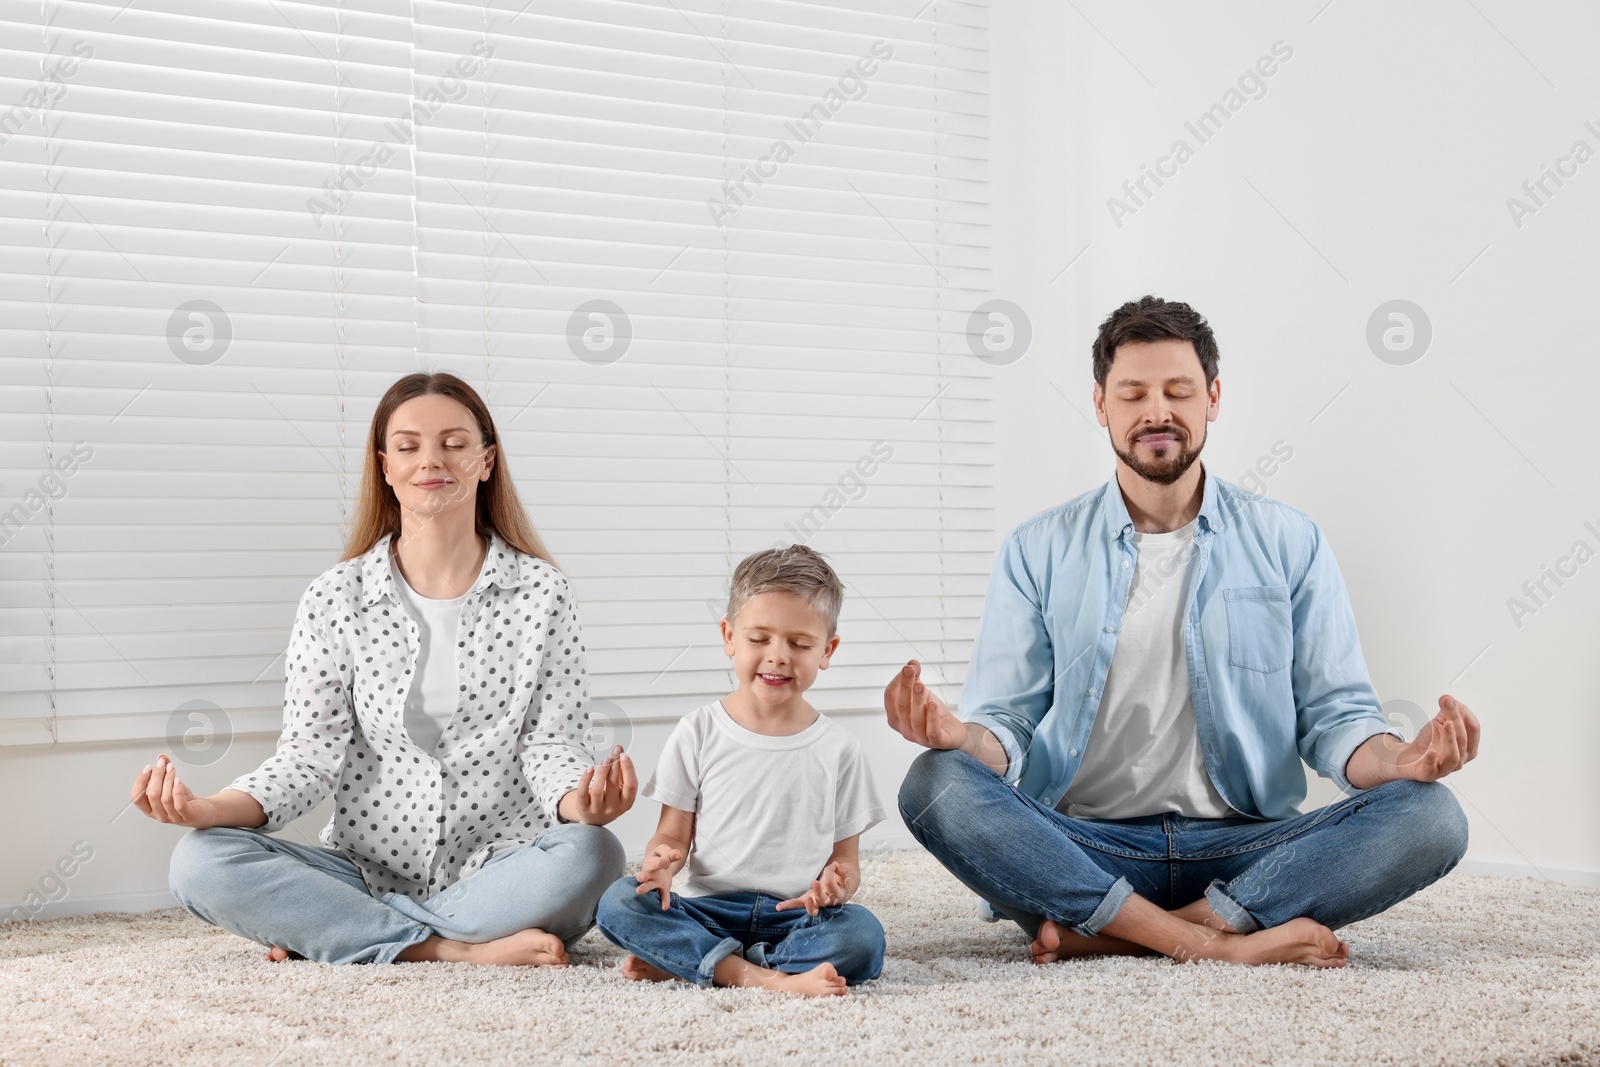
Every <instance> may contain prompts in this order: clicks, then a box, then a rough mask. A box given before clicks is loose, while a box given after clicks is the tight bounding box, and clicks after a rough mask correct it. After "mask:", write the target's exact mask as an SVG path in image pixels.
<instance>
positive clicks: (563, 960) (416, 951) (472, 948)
mask: <svg viewBox="0 0 1600 1067" xmlns="http://www.w3.org/2000/svg"><path fill="white" fill-rule="evenodd" d="M395 960H396V962H399V963H421V962H424V961H427V960H438V961H440V962H442V963H481V964H487V965H489V966H500V967H565V966H566V965H567V947H566V946H565V945H563V944H562V943H561V939H560V938H559V937H557V936H556V935H555V934H547V933H545V932H544V931H543V930H539V929H528V930H518V931H517V932H516V933H514V934H508V935H507V936H505V937H501V938H496V939H495V940H493V941H485V942H483V943H482V944H476V945H475V944H471V943H469V942H466V941H451V940H449V939H448V938H443V937H439V936H438V935H434V936H433V937H430V938H428V939H427V940H426V941H420V942H418V943H417V944H415V945H412V946H410V947H409V948H407V949H405V950H404V951H403V952H401V953H400V955H398V956H396V957H395Z"/></svg>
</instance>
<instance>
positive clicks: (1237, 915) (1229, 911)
mask: <svg viewBox="0 0 1600 1067" xmlns="http://www.w3.org/2000/svg"><path fill="white" fill-rule="evenodd" d="M1206 903H1207V904H1210V905H1211V910H1212V911H1214V912H1216V913H1217V918H1219V919H1221V920H1222V921H1223V922H1225V923H1227V924H1228V925H1229V926H1231V927H1233V928H1234V930H1235V931H1236V932H1238V933H1241V934H1253V933H1255V932H1256V931H1257V930H1259V929H1261V924H1260V923H1258V922H1256V917H1255V916H1254V915H1251V914H1250V913H1249V912H1248V911H1245V910H1244V909H1243V908H1242V907H1240V906H1239V904H1238V902H1237V901H1235V900H1234V899H1233V898H1232V897H1230V896H1228V894H1226V893H1224V892H1223V891H1222V879H1221V878H1214V879H1212V881H1211V884H1210V885H1208V886H1206Z"/></svg>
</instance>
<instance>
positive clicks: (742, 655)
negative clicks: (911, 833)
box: [597, 545, 884, 996]
mask: <svg viewBox="0 0 1600 1067" xmlns="http://www.w3.org/2000/svg"><path fill="white" fill-rule="evenodd" d="M843 599H844V586H843V585H842V584H841V583H840V581H839V577H838V575H837V574H835V573H834V571H833V568H832V567H830V566H828V564H827V563H825V562H824V561H823V559H822V557H821V556H819V555H818V554H817V553H815V552H813V551H812V550H811V549H809V548H807V547H805V546H804V545H793V546H791V547H789V548H785V549H768V550H767V551H765V552H757V553H755V554H754V555H752V556H749V557H747V558H746V559H745V560H744V561H743V562H741V563H740V564H739V566H738V569H736V570H735V571H734V574H733V583H732V587H731V589H730V590H729V596H728V613H727V615H726V616H725V617H724V618H723V619H722V640H723V646H724V649H723V651H724V652H725V653H726V654H727V655H729V656H731V657H733V671H734V675H735V677H736V678H737V679H738V683H739V687H738V689H736V690H734V691H733V692H732V693H729V694H728V695H727V696H725V697H723V698H722V699H721V700H719V701H716V702H714V703H712V704H709V705H707V706H706V707H703V708H701V709H700V710H698V711H694V712H690V713H689V714H688V715H685V716H684V717H683V718H682V719H681V720H679V722H678V725H677V727H676V728H674V729H673V731H672V735H671V736H670V737H669V738H668V739H667V745H666V749H665V751H664V752H663V753H662V754H661V762H660V764H659V765H658V766H657V768H656V773H655V774H654V775H653V776H652V777H651V779H650V781H649V782H648V783H646V785H645V787H644V795H645V796H647V797H649V798H651V799H652V800H656V801H659V802H660V803H661V805H662V808H661V822H660V824H659V825H658V826H657V828H656V833H655V836H654V837H652V838H651V839H650V843H649V845H648V846H647V847H646V849H645V860H644V864H643V866H642V868H641V869H640V871H639V874H638V876H637V878H632V877H627V876H624V877H622V878H620V879H618V880H617V881H616V882H614V883H612V885H611V888H610V889H608V890H607V891H606V894H605V896H603V897H601V899H600V908H599V915H598V918H597V921H598V925H599V927H600V930H601V932H602V933H604V934H605V935H606V937H608V938H610V939H611V940H612V941H614V942H615V943H616V944H618V945H620V946H621V947H623V948H625V949H627V950H628V951H629V952H630V953H632V955H630V956H629V957H628V958H627V960H625V961H624V962H623V964H622V973H623V975H625V976H626V977H628V978H630V979H633V980H635V981H639V980H648V981H655V982H659V981H665V980H667V979H669V978H679V979H682V980H684V981H687V982H693V983H695V984H696V985H702V986H704V985H713V984H714V985H721V986H758V987H762V988H767V989H778V990H782V991H784V992H789V993H799V994H803V995H806V996H840V995H843V993H844V991H845V985H846V983H847V982H862V981H866V980H867V979H871V978H876V977H877V976H878V973H879V971H881V970H882V968H883V952H884V939H883V927H882V925H880V924H879V922H878V920H877V918H876V917H875V916H873V914H872V913H871V912H870V911H868V910H867V909H866V908H863V907H861V906H860V905H858V904H850V903H847V902H848V901H849V899H850V898H851V896H853V895H854V894H855V891H856V889H857V888H858V887H859V886H860V884H861V870H860V865H859V862H858V847H857V846H858V842H859V839H860V836H861V833H862V831H864V830H866V829H868V828H870V827H872V826H874V825H876V824H877V823H879V822H881V821H883V818H884V811H883V808H882V806H881V805H880V804H879V803H878V799H877V792H876V790H875V789H874V787H873V783H872V775H871V774H870V773H869V772H868V769H867V765H866V761H865V759H864V758H863V757H862V754H861V746H860V745H859V744H858V743H857V742H856V740H855V739H854V738H853V737H851V736H850V735H849V734H847V733H845V732H844V731H843V730H841V729H839V728H838V727H836V726H834V725H833V724H832V723H831V722H830V721H829V720H828V719H826V718H824V717H823V716H822V715H820V714H818V713H817V711H816V709H815V708H813V707H812V706H811V705H810V704H808V703H806V700H805V696H804V693H805V691H806V690H807V689H809V688H810V687H811V684H812V682H814V681H816V677H817V672H818V671H819V670H826V669H827V667H828V661H829V659H830V658H831V657H832V655H833V652H834V650H835V649H837V648H838V647H839V636H838V634H837V633H836V632H835V630H836V628H837V625H838V621H839V606H840V603H841V601H842V600H843ZM685 857H687V863H688V866H689V881H688V883H687V885H686V886H685V887H684V888H685V893H683V894H674V893H673V892H672V877H673V875H674V874H676V873H677V872H678V870H679V869H681V868H682V867H683V866H684V863H685V862H686V860H685Z"/></svg>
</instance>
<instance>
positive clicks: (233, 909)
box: [169, 823, 626, 963]
mask: <svg viewBox="0 0 1600 1067" xmlns="http://www.w3.org/2000/svg"><path fill="white" fill-rule="evenodd" d="M625 858H626V857H625V856H624V853H623V848H622V843H621V842H620V841H618V840H617V839H616V836H615V835H613V834H612V833H611V831H609V830H607V829H606V828H605V827H603V826H586V825H583V824H576V823H568V824H563V825H560V826H557V827H554V828H553V829H551V830H548V831H546V832H545V834H544V836H543V837H540V838H539V840H538V841H536V842H534V843H533V844H531V845H522V846H519V847H514V848H508V849H506V850H504V851H500V852H496V853H495V854H494V855H493V856H491V857H490V858H489V862H487V863H485V864H484V865H483V866H482V867H481V868H480V869H479V870H478V872H477V873H476V874H474V875H472V877H470V878H467V879H465V880H464V881H459V882H457V883H456V884H454V885H452V886H450V887H449V888H447V889H445V890H443V891H441V892H439V893H436V894H434V895H433V896H432V897H430V898H429V899H427V900H425V901H421V902H418V901H416V900H413V899H411V898H410V897H407V896H403V895H401V894H399V893H385V894H384V895H383V897H382V898H381V899H379V898H377V897H374V896H372V894H371V893H370V892H369V891H368V889H367V886H366V883H365V882H364V881H362V878H361V872H360V870H359V869H358V868H357V867H356V865H355V864H354V863H352V862H351V861H350V860H348V859H346V858H345V856H344V854H343V853H341V852H339V851H338V850H337V849H332V848H314V847H312V846H310V845H301V844H297V843H295V842H293V841H285V840H283V839H282V838H279V837H271V836H268V835H267V834H263V833H260V832H258V831H256V830H247V829H244V828H242V827H237V826H217V827H213V828H211V829H209V830H192V831H190V832H189V833H187V834H185V835H184V836H183V837H182V838H180V839H179V840H178V846H177V848H176V849H174V850H173V853H172V867H171V874H170V877H169V885H170V887H171V889H172V895H173V896H175V897H177V898H178V901H179V903H181V904H182V905H183V906H184V907H186V908H188V909H189V911H190V912H191V913H193V914H194V915H196V916H198V917H199V918H201V919H204V920H205V921H206V922H208V923H211V924H212V925H213V926H220V927H222V928H223V929H224V930H228V931H230V932H231V933H235V934H238V935H239V936H240V937H247V938H249V939H250V940H251V941H256V942H259V943H260V944H263V945H276V946H278V947H279V948H285V949H288V950H289V951H291V952H298V953H299V954H300V955H302V956H304V957H305V958H306V959H308V960H315V961H317V962H319V963H393V962H394V959H395V957H396V956H398V955H399V954H400V953H401V952H403V951H405V950H406V949H407V948H409V947H410V946H412V945H415V944H417V943H419V942H422V941H426V940H427V939H428V938H429V937H431V936H433V935H434V934H437V935H439V936H440V937H444V938H449V939H450V940H452V941H468V942H473V943H481V942H484V941H493V940H494V939H496V938H500V937H505V936H507V935H509V934H513V933H516V932H517V931H518V930H527V929H529V928H533V927H537V928H538V929H540V930H544V931H545V932H547V933H551V934H555V935H556V936H557V937H559V938H561V940H562V941H563V942H564V943H566V945H567V946H568V947H571V945H572V944H573V943H574V942H575V941H577V940H578V938H580V937H582V936H583V935H584V934H586V933H588V932H589V930H590V929H592V928H593V927H594V910H595V903H596V902H597V901H598V900H599V899H600V894H601V893H602V892H604V891H605V887H606V886H607V885H608V884H610V883H611V881H612V880H613V879H615V878H616V877H617V875H619V874H620V873H621V872H622V870H623V867H624V865H625Z"/></svg>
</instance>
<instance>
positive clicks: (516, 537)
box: [340, 371, 556, 567]
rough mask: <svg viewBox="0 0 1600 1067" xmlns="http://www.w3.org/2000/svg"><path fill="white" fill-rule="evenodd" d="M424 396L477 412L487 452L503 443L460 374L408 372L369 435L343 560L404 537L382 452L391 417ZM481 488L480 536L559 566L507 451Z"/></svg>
mask: <svg viewBox="0 0 1600 1067" xmlns="http://www.w3.org/2000/svg"><path fill="white" fill-rule="evenodd" d="M419 396H447V397H449V398H450V399H452V400H454V401H456V402H457V403H459V404H461V406H462V407H464V408H466V409H467V410H468V411H470V412H471V413H472V417H473V418H474V419H476V420H477V422H478V432H479V433H480V434H482V435H483V444H484V447H485V448H488V447H489V446H490V445H495V444H498V443H499V440H500V437H499V434H497V433H496V432H495V428H494V416H492V415H490V414H489V407H488V405H486V404H485V403H484V402H483V398H482V397H480V396H478V391H477V390H476V389H474V388H472V386H470V385H468V384H467V383H466V382H464V381H462V380H461V379H460V378H457V377H456V376H455V375H454V374H450V373H447V372H445V371H437V372H434V373H428V372H426V371H418V372H417V373H415V374H408V375H406V376H405V377H404V378H401V379H400V380H399V381H397V382H395V383H394V384H393V385H391V386H390V387H389V391H388V392H386V393H384V394H383V398H382V399H381V400H379V401H378V408H377V410H376V411H374V412H373V413H372V427H371V429H370V430H369V431H368V432H367V459H366V463H365V464H364V465H363V467H362V470H361V490H360V492H359V493H358V495H357V499H356V511H355V516H354V517H353V518H352V519H351V520H350V536H349V538H348V539H347V540H346V541H345V545H344V555H343V556H342V557H340V559H341V561H342V560H346V559H352V558H354V557H355V556H360V555H364V554H366V553H367V552H369V551H371V549H372V546H373V545H375V544H377V543H378V542H379V541H380V540H382V539H383V537H384V536H385V535H387V534H394V535H396V536H399V534H400V501H399V499H398V498H396V497H395V495H394V488H393V487H392V486H390V485H389V483H388V482H386V481H384V479H383V464H382V463H381V462H380V461H379V459H378V453H380V452H383V451H385V447H384V446H385V439H386V437H387V435H388V432H389V419H390V417H391V416H393V415H394V412H395V409H396V408H398V407H399V406H400V405H401V404H404V403H405V402H406V401H407V400H410V399H412V398H414V397H419ZM473 484H474V485H476V486H477V494H478V495H477V508H476V514H475V515H474V517H473V526H474V528H475V529H476V530H477V533H478V536H480V537H488V536H489V534H490V533H491V532H492V533H496V534H499V535H500V539H501V540H503V541H504V542H505V543H506V544H508V545H510V546H511V547H512V548H514V549H516V550H517V551H518V552H525V553H527V554H528V555H530V556H537V557H538V558H539V559H542V560H544V561H545V562H546V563H548V564H550V565H551V566H552V567H553V566H555V565H556V562H555V560H554V559H552V558H551V557H550V552H549V550H547V549H546V548H545V547H544V542H543V541H542V540H540V538H539V532H538V531H537V530H535V529H534V528H533V523H531V522H529V521H528V515H527V513H526V512H525V511H524V510H523V508H522V501H521V500H520V499H519V498H518V497H517V487H516V485H515V483H513V482H512V481H511V471H510V470H509V469H508V468H507V464H506V453H505V449H503V448H500V449H496V450H495V464H494V468H493V469H492V470H491V471H490V472H489V479H488V480H487V481H484V482H474V483H473Z"/></svg>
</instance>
